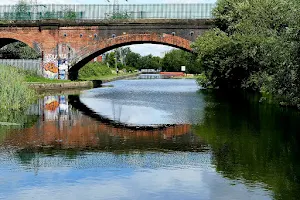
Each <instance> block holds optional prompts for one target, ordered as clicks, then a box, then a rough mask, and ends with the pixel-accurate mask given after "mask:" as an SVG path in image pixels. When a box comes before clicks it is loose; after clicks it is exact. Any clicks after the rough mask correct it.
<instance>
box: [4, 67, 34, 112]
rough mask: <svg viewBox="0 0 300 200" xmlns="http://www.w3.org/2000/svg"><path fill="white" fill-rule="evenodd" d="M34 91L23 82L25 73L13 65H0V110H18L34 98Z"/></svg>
mask: <svg viewBox="0 0 300 200" xmlns="http://www.w3.org/2000/svg"><path fill="white" fill-rule="evenodd" d="M35 96H36V94H35V91H34V90H32V89H30V88H29V87H28V86H27V84H26V82H25V75H24V74H23V73H21V72H20V71H19V70H17V69H16V68H13V67H8V66H3V65H0V110H1V111H3V110H20V109H24V108H26V107H27V106H29V105H30V103H31V102H32V101H33V100H34V99H35Z"/></svg>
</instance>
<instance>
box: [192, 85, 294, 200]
mask: <svg viewBox="0 0 300 200" xmlns="http://www.w3.org/2000/svg"><path fill="white" fill-rule="evenodd" d="M202 94H203V95H204V97H205V99H206V101H207V102H209V103H207V104H206V107H205V109H204V111H203V113H204V114H203V115H204V116H203V120H202V122H201V123H199V125H196V126H195V131H196V133H197V134H198V135H199V136H200V137H201V138H202V139H203V140H204V141H205V142H207V143H208V144H209V146H210V147H211V150H212V154H213V156H212V162H213V164H214V166H216V170H217V171H218V172H219V173H220V174H222V175H223V176H224V177H227V178H229V179H233V180H240V181H242V182H244V183H245V184H246V185H252V186H253V183H255V184H257V183H264V184H265V185H266V186H267V187H268V189H271V190H272V192H273V195H274V196H273V198H274V199H298V193H299V192H298V191H299V181H298V180H299V178H300V163H299V159H298V152H299V151H298V149H299V137H298V136H299V131H300V126H299V125H298V124H299V120H300V115H299V113H297V112H294V111H293V110H290V109H282V108H279V106H274V105H269V104H260V103H258V99H259V98H260V96H259V95H257V96H256V95H252V94H251V93H248V92H247V93H243V92H241V93H239V92H237V91H234V92H233V93H230V92H228V91H226V92H223V91H213V92H210V91H209V90H208V91H207V90H206V91H204V92H202Z"/></svg>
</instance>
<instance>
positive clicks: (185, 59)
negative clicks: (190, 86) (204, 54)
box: [162, 49, 202, 74]
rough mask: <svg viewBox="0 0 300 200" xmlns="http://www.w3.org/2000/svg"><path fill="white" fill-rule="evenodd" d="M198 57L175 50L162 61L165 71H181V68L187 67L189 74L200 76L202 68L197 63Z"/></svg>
mask: <svg viewBox="0 0 300 200" xmlns="http://www.w3.org/2000/svg"><path fill="white" fill-rule="evenodd" d="M196 58H197V57H196V55H194V54H192V53H189V52H186V51H183V50H179V49H174V50H172V51H170V52H168V53H166V55H165V56H164V58H163V59H162V70H163V71H175V72H176V71H181V66H186V67H187V73H194V74H198V73H201V72H202V69H201V66H200V65H199V63H197V61H196Z"/></svg>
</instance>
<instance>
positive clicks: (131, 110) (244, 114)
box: [0, 79, 300, 200]
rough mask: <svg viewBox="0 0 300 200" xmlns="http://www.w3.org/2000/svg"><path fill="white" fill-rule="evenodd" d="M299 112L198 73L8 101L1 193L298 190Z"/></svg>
mask: <svg viewBox="0 0 300 200" xmlns="http://www.w3.org/2000/svg"><path fill="white" fill-rule="evenodd" d="M299 122H300V114H299V112H297V111H295V110H292V109H288V108H282V107H278V106H276V105H272V104H267V103H259V96H257V95H255V94H249V93H239V92H223V93H222V92H219V91H208V90H201V88H199V87H198V86H197V84H196V82H195V81H194V80H188V79H181V80H175V79H153V80H141V79H137V80H121V81H115V82H111V83H108V84H106V87H103V88H96V89H91V90H86V91H81V92H80V95H67V94H63V95H53V96H45V97H44V98H41V99H40V100H39V101H38V102H36V103H35V104H33V105H32V106H31V107H30V108H29V109H28V110H26V111H24V112H17V113H15V112H9V113H3V112H1V111H0V199H5V200H15V199H26V200H27V199H45V200H47V199H64V200H68V199H128V200H129V199H130V200H131V199H145V200H147V199H172V200H175V199H178V200H182V199H187V200H188V199H230V200H232V199H255V200H256V199H298V196H299V192H300V187H299V186H300V183H299V178H300V159H299V153H300V152H299V141H300V125H299Z"/></svg>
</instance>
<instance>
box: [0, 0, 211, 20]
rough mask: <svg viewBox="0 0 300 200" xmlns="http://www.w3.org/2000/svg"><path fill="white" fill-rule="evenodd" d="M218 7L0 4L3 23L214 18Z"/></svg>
mask: <svg viewBox="0 0 300 200" xmlns="http://www.w3.org/2000/svg"><path fill="white" fill-rule="evenodd" d="M214 7H215V4H124V5H95V4H85V5H80V4H74V5H63V4H49V5H48V4H41V5H30V4H20V5H18V4H16V5H0V20H45V19H68V20H80V19H82V20H97V19H98V20H99V19H211V18H213V16H212V10H213V8H214Z"/></svg>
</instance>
